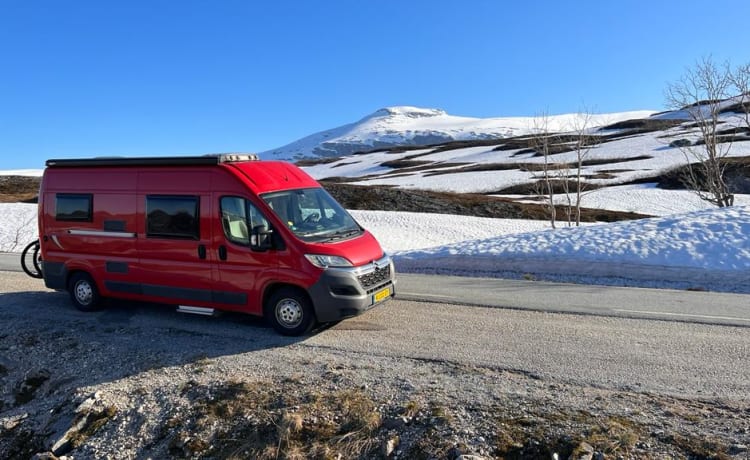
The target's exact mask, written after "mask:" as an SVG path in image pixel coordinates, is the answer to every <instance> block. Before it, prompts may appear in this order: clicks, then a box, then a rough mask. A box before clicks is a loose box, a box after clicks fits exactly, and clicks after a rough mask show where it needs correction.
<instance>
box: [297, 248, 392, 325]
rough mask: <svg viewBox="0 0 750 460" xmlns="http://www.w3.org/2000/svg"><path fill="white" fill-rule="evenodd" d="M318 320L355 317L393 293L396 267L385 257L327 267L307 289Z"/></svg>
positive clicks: (327, 320)
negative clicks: (357, 265) (351, 264)
mask: <svg viewBox="0 0 750 460" xmlns="http://www.w3.org/2000/svg"><path fill="white" fill-rule="evenodd" d="M309 293H310V297H311V299H312V303H313V307H314V308H315V315H316V317H317V319H318V322H321V323H327V322H331V321H338V320H341V319H344V318H349V317H352V316H357V315H359V314H361V313H363V312H365V311H367V310H369V309H370V308H372V307H374V306H376V305H379V304H381V303H383V302H385V301H387V300H389V299H390V298H392V297H393V296H395V295H396V270H395V267H394V265H393V260H392V259H391V258H390V257H389V256H387V255H386V256H385V257H383V258H382V259H380V260H376V261H374V262H372V263H369V264H367V265H362V266H360V267H352V268H327V269H326V270H324V271H323V274H322V275H321V276H320V279H319V280H318V282H317V283H315V284H313V285H312V286H311V287H310V288H309Z"/></svg>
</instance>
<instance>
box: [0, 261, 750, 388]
mask: <svg viewBox="0 0 750 460" xmlns="http://www.w3.org/2000/svg"><path fill="white" fill-rule="evenodd" d="M399 292H400V295H399V298H398V299H396V300H393V301H390V302H388V303H386V304H384V305H382V306H379V307H377V308H374V309H373V310H371V311H369V312H367V313H365V314H364V315H361V316H359V317H357V318H352V319H349V320H346V321H343V322H340V323H338V324H336V325H334V326H332V327H328V328H323V329H321V330H319V331H317V332H316V333H315V334H312V335H311V336H309V337H307V338H305V339H304V340H303V341H302V342H299V343H300V344H301V345H304V346H306V347H310V348H311V350H312V351H311V352H314V350H315V349H318V348H324V349H334V350H340V351H342V352H348V353H356V354H359V355H360V356H361V357H362V359H363V360H366V359H367V357H368V356H386V357H393V358H395V359H400V358H408V359H417V360H427V361H440V362H451V363H455V364H457V365H467V366H486V367H491V368H494V369H501V370H508V371H513V372H519V373H523V374H526V375H530V376H534V377H539V378H543V379H545V380H547V379H548V380H551V381H560V382H570V383H575V384H580V385H594V386H598V387H605V388H613V389H622V390H635V391H649V392H655V393H660V394H671V395H680V396H688V397H703V398H717V397H720V398H730V399H746V398H747V395H748V394H750V366H748V365H747V363H748V362H750V329H748V328H747V326H748V312H747V311H746V310H748V309H750V302H748V300H750V296H743V295H728V294H714V293H705V292H679V291H660V290H651V289H626V288H609V287H592V286H575V285H565V284H550V283H536V282H519V281H503V280H480V279H466V278H451V277H447V278H446V277H426V276H416V275H411V276H406V275H402V276H401V277H400V280H399ZM441 296H442V297H441ZM410 299H422V300H418V301H417V300H410ZM41 304H44V305H41ZM479 305H481V306H479ZM487 307H491V308H487ZM129 308H130V307H129V306H125V310H126V311H127V310H128V309H129ZM623 310H627V311H623ZM0 312H2V313H3V315H8V316H7V317H8V318H10V317H18V316H19V315H24V316H25V315H26V312H29V313H28V314H40V315H43V316H44V318H42V317H40V322H39V323H40V324H42V323H44V322H50V323H54V324H61V325H62V324H64V323H65V322H66V321H68V319H67V318H71V319H70V321H80V320H81V318H87V317H91V318H92V320H95V319H94V318H95V317H96V316H93V317H92V316H91V315H107V314H110V315H111V314H112V313H107V312H98V313H93V314H82V313H80V312H77V311H76V310H74V309H73V307H72V306H71V305H70V302H69V299H68V297H67V295H66V294H65V293H55V292H51V291H49V290H47V289H45V288H44V287H43V283H42V281H41V280H36V279H32V278H29V277H27V276H26V275H25V274H23V273H20V272H9V271H4V272H3V271H0ZM117 314H118V315H122V312H118V313H117ZM86 315H88V316H86ZM144 316H145V317H146V318H144ZM47 317H49V318H47ZM125 320H126V321H128V322H134V321H135V322H138V323H139V324H141V325H142V327H154V328H155V330H154V333H155V334H158V328H163V327H165V324H167V325H168V327H170V328H177V329H179V328H198V329H200V330H201V331H206V333H211V334H216V335H228V336H233V335H235V334H236V335H237V336H240V337H241V336H246V335H247V328H248V327H249V328H252V329H253V336H254V337H256V339H255V340H258V341H260V342H263V343H265V342H268V343H267V344H265V345H264V346H269V347H278V346H285V345H287V344H289V342H288V339H286V338H281V337H279V336H277V335H275V334H274V333H273V331H272V329H269V328H267V327H265V326H264V324H263V323H262V322H255V323H251V324H250V325H248V323H247V322H242V321H232V320H231V319H229V320H227V319H217V318H192V317H191V318H186V317H185V316H183V315H180V314H177V313H174V312H173V311H172V310H169V309H167V310H165V309H164V308H149V307H147V306H146V307H144V306H133V313H132V314H127V315H126V318H125ZM157 325H159V326H157Z"/></svg>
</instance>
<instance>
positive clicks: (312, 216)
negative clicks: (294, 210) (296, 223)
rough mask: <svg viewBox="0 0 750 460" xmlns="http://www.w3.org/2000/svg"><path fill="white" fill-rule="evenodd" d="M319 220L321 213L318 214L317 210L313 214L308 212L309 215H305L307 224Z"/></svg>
mask: <svg viewBox="0 0 750 460" xmlns="http://www.w3.org/2000/svg"><path fill="white" fill-rule="evenodd" d="M319 220H320V214H318V213H317V212H314V213H312V214H308V215H307V217H305V220H304V221H303V222H304V223H306V224H314V223H316V222H317V221H319Z"/></svg>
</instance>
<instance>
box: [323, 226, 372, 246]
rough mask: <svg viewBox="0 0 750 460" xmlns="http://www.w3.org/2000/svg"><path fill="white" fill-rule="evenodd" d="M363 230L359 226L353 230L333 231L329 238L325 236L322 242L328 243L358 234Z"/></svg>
mask: <svg viewBox="0 0 750 460" xmlns="http://www.w3.org/2000/svg"><path fill="white" fill-rule="evenodd" d="M361 231H362V230H361V229H359V228H353V229H351V230H339V231H337V232H334V233H332V234H331V235H330V236H329V237H328V238H325V239H323V240H321V241H320V242H321V243H327V242H329V241H336V240H341V239H344V238H346V237H347V236H352V235H356V234H358V233H359V232H361Z"/></svg>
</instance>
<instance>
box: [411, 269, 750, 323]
mask: <svg viewBox="0 0 750 460" xmlns="http://www.w3.org/2000/svg"><path fill="white" fill-rule="evenodd" d="M398 287H399V289H398V296H399V298H400V299H408V300H428V301H433V302H439V303H452V304H466V305H476V306H486V307H499V308H511V309H523V310H535V311H546V312H556V313H580V314H589V315H601V316H614V317H622V318H641V319H659V320H665V321H683V322H697V323H704V324H723V325H732V326H741V327H750V295H748V294H729V293H721V292H693V291H676V290H669V289H642V288H621V287H612V286H589V285H581V284H563V283H545V282H537V281H519V280H502V279H488V278H467V277H458V276H434V275H414V274H399V286H398ZM748 334H749V335H750V331H748Z"/></svg>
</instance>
